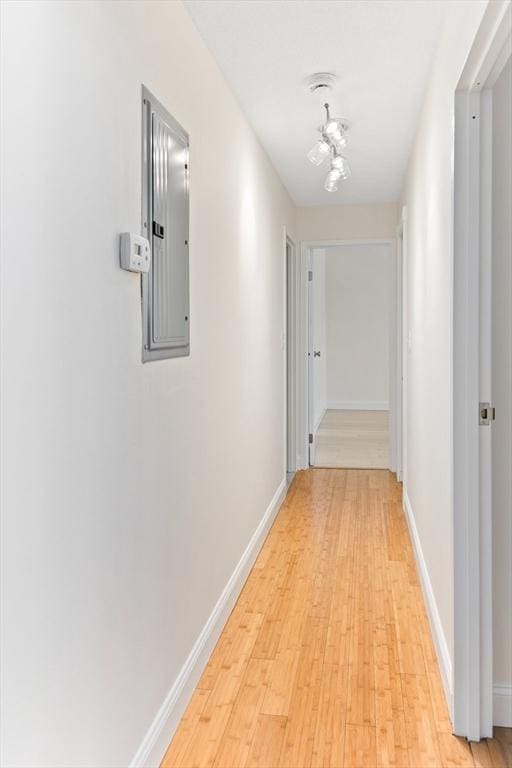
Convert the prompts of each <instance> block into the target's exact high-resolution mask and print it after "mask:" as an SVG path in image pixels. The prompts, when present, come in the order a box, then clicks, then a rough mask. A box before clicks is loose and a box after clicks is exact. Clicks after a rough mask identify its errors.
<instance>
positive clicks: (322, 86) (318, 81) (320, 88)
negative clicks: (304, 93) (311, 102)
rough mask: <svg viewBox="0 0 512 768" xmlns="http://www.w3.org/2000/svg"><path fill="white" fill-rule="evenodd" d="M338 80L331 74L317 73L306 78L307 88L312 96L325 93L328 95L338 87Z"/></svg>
mask: <svg viewBox="0 0 512 768" xmlns="http://www.w3.org/2000/svg"><path fill="white" fill-rule="evenodd" d="M337 79H338V78H337V77H336V75H333V74H332V73H331V72H315V74H314V75H310V76H309V77H307V78H306V86H307V88H308V91H309V93H311V94H315V95H319V94H320V93H325V94H326V95H327V94H328V93H330V92H331V91H332V89H333V88H334V86H335V85H336V81H337Z"/></svg>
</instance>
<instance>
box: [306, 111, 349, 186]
mask: <svg viewBox="0 0 512 768" xmlns="http://www.w3.org/2000/svg"><path fill="white" fill-rule="evenodd" d="M324 108H325V113H326V119H325V123H324V124H323V125H321V126H320V127H319V129H318V131H319V133H320V139H319V140H318V141H317V142H316V144H315V146H314V147H313V148H312V149H310V150H309V152H308V160H309V161H310V162H311V163H313V165H321V164H322V163H323V161H324V160H325V159H326V158H328V157H330V160H331V163H330V165H331V168H330V171H329V173H328V174H327V178H326V179H325V184H324V188H325V189H326V190H327V192H336V191H337V189H338V182H339V181H343V180H344V179H348V177H349V176H350V166H349V164H348V161H347V158H346V157H344V156H343V155H342V154H341V150H342V149H344V148H345V147H346V146H347V131H348V129H349V124H348V122H347V121H346V120H343V119H341V118H339V117H331V114H330V111H329V104H324Z"/></svg>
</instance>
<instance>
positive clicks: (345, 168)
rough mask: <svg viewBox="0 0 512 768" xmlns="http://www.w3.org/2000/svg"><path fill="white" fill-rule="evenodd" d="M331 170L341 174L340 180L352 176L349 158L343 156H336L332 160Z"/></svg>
mask: <svg viewBox="0 0 512 768" xmlns="http://www.w3.org/2000/svg"><path fill="white" fill-rule="evenodd" d="M331 168H333V169H335V170H336V171H338V172H339V174H340V175H339V176H338V178H339V179H348V177H349V176H350V166H349V164H348V162H347V158H346V157H343V155H334V157H333V158H332V160H331Z"/></svg>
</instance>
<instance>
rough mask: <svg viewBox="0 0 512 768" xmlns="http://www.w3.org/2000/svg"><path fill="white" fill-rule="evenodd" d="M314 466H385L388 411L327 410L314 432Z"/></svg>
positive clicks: (370, 467)
mask: <svg viewBox="0 0 512 768" xmlns="http://www.w3.org/2000/svg"><path fill="white" fill-rule="evenodd" d="M313 463H314V465H315V467H340V468H343V469H387V468H388V467H389V411H342V410H327V411H326V412H325V415H324V417H323V419H322V421H321V422H320V426H319V427H318V429H317V432H316V435H315V457H314V462H313Z"/></svg>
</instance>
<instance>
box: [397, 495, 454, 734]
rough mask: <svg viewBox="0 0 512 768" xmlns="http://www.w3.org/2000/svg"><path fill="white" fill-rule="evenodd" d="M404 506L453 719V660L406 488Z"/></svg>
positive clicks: (445, 692)
mask: <svg viewBox="0 0 512 768" xmlns="http://www.w3.org/2000/svg"><path fill="white" fill-rule="evenodd" d="M403 506H404V512H405V518H406V520H407V525H408V526H409V532H410V534H411V539H412V544H413V548H414V554H415V557H416V565H417V566H418V571H419V574H420V582H421V588H422V591H423V597H424V599H425V603H426V606H427V614H428V618H429V623H430V630H431V632H432V637H433V638H434V645H435V649H436V653H437V660H438V663H439V668H440V670H441V680H442V683H443V688H444V694H445V696H446V701H447V703H448V709H449V711H450V716H451V717H452V719H453V682H452V680H453V675H452V660H451V658H450V653H449V651H448V643H447V642H446V637H445V634H444V631H443V625H442V624H441V617H440V616H439V610H438V608H437V603H436V598H435V595H434V590H433V589H432V583H431V581H430V576H429V574H428V569H427V563H426V561H425V557H424V556H423V550H422V548H421V541H420V537H419V533H418V529H417V528H416V522H415V520H414V514H413V511H412V507H411V502H410V500H409V496H408V495H407V491H406V490H405V488H404V495H403Z"/></svg>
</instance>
